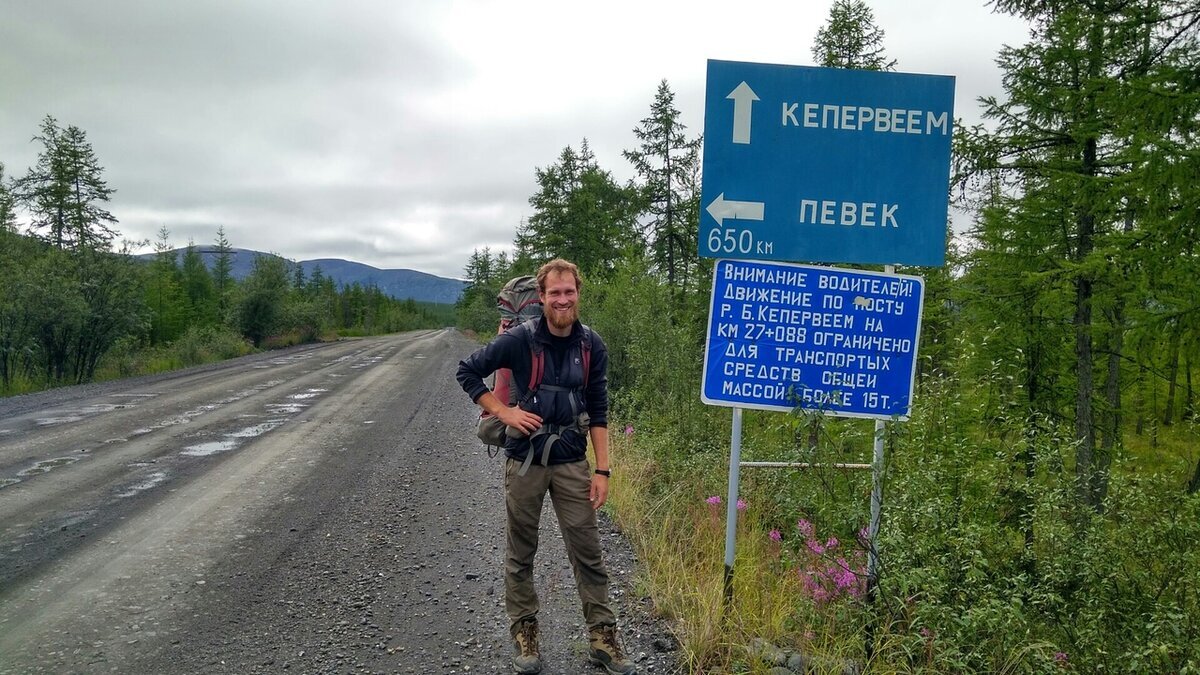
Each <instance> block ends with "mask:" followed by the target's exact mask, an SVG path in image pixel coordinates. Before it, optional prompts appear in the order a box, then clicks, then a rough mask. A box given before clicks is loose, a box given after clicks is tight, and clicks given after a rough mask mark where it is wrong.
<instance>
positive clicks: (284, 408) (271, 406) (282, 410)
mask: <svg viewBox="0 0 1200 675" xmlns="http://www.w3.org/2000/svg"><path fill="white" fill-rule="evenodd" d="M263 407H265V408H266V409H267V410H269V411H270V412H271V414H272V415H295V414H296V413H298V412H300V411H301V410H304V409H305V408H307V407H308V405H307V404H304V403H268V404H267V405H265V406H263Z"/></svg>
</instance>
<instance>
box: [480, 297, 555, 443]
mask: <svg viewBox="0 0 1200 675" xmlns="http://www.w3.org/2000/svg"><path fill="white" fill-rule="evenodd" d="M496 308H497V309H498V310H500V327H499V329H498V330H497V331H496V334H497V335H500V334H502V333H504V332H505V331H508V330H511V329H513V328H515V327H517V326H519V325H521V324H522V323H525V322H526V321H528V320H530V319H534V318H537V317H539V316H541V315H542V299H541V297H539V296H538V287H537V277H532V276H520V277H513V278H512V279H509V280H508V282H507V283H505V284H504V287H503V288H501V289H500V292H499V293H497V294H496ZM493 380H494V381H493V383H492V393H493V394H495V395H496V398H498V399H500V400H501V401H502V402H504V403H506V404H508V405H516V404H517V399H516V391H515V390H514V389H513V388H512V371H510V370H509V369H507V368H502V369H500V370H497V371H496V372H495V373H494V375H493ZM539 381H540V376H539ZM504 432H505V427H504V425H503V424H502V423H501V422H500V420H498V419H496V418H495V417H493V416H492V415H491V414H489V413H487V412H481V413H480V414H479V422H478V424H477V425H476V429H475V435H476V436H478V437H479V440H481V441H483V442H484V443H485V444H486V445H487V446H488V455H490V456H493V457H494V456H495V454H496V452H497V450H498V449H499V448H500V447H501V446H503V445H504Z"/></svg>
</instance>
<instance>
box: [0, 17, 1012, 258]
mask: <svg viewBox="0 0 1200 675" xmlns="http://www.w3.org/2000/svg"><path fill="white" fill-rule="evenodd" d="M830 4H831V0H816V1H810V0H790V1H787V2H784V1H779V0H776V1H774V2H767V1H759V0H738V1H737V2H734V1H732V0H730V1H726V2H707V1H695V0H693V1H691V2H675V1H674V0H672V1H656V0H639V1H637V2H627V1H625V0H608V1H607V2H601V3H579V2H570V1H569V0H557V1H550V2H530V1H527V0H505V1H503V2H500V1H496V2H483V1H469V2H467V1H463V2H460V1H455V0H437V1H433V0H421V1H417V0H349V1H347V0H342V1H340V2H316V1H310V0H286V1H285V0H270V1H268V0H206V1H205V2H164V1H162V0H105V1H103V2H86V1H83V0H78V1H71V2H66V1H62V0H0V162H3V163H4V164H5V165H6V169H7V171H6V173H7V175H8V176H9V177H13V176H20V175H23V174H24V173H25V171H26V170H27V169H28V167H29V166H31V165H32V164H33V163H34V161H35V159H36V156H37V152H38V150H39V149H40V146H39V145H38V144H36V143H31V142H30V138H31V137H32V136H34V135H35V134H36V133H37V132H38V127H39V124H40V121H41V120H42V118H43V117H45V116H46V115H47V114H50V115H53V116H54V117H56V118H57V119H58V121H59V123H60V124H61V125H62V126H66V125H75V126H78V127H80V128H81V129H83V131H84V132H86V134H87V137H88V140H89V141H90V142H91V143H92V146H93V149H94V150H95V152H96V155H97V156H98V158H99V160H100V163H101V165H102V166H103V167H104V169H105V178H106V179H107V180H108V184H109V187H112V188H114V189H116V190H117V192H116V194H115V195H114V197H113V200H112V202H111V203H110V204H109V210H110V211H112V213H113V215H114V216H116V217H117V219H118V220H119V221H120V224H119V229H120V231H121V233H122V235H123V236H124V237H125V238H128V239H134V240H138V239H154V238H155V237H156V236H157V232H158V230H159V228H161V227H163V226H165V227H166V228H167V229H168V230H169V231H170V234H171V243H172V244H173V245H176V246H184V245H187V243H188V242H189V241H193V242H195V243H196V244H211V243H212V242H213V240H214V239H215V237H216V230H217V227H218V226H220V225H224V227H225V234H226V236H227V238H228V239H229V241H230V242H231V243H232V244H233V245H234V246H236V247H239V248H251V249H257V250H262V251H271V252H275V253H278V254H280V255H283V256H285V257H288V258H292V259H294V260H309V259H313V258H345V259H348V260H354V261H357V262H362V263H366V264H369V265H374V266H376V267H380V268H408V269H416V270H420V271H424V272H429V273H432V274H437V275H441V276H450V277H459V276H462V272H463V267H464V265H465V264H466V260H467V257H468V256H469V255H470V253H471V251H472V250H474V249H475V248H479V247H483V246H491V247H493V249H498V248H503V247H507V246H509V245H510V244H511V242H512V239H513V236H514V234H515V232H516V229H517V227H518V226H519V225H520V223H521V222H522V220H523V219H525V218H528V217H529V215H530V214H531V209H530V207H529V204H528V199H529V196H530V195H531V194H533V192H534V191H535V189H536V186H535V182H534V169H535V167H545V166H548V165H549V164H552V163H553V162H554V161H555V159H556V158H557V156H558V154H559V152H560V151H561V150H562V149H563V148H564V147H565V146H567V145H571V146H572V147H575V148H578V147H579V145H580V141H581V140H582V139H583V138H587V139H588V142H589V143H590V145H591V147H592V150H593V151H594V152H595V153H596V156H597V159H598V160H599V162H600V164H601V166H602V167H603V168H605V169H607V170H609V171H611V172H612V173H613V174H614V176H615V177H617V178H618V179H619V180H622V181H624V180H625V179H628V178H631V177H632V176H633V174H632V171H631V169H630V166H629V164H628V163H627V162H626V161H625V160H624V159H623V158H622V157H621V151H622V150H625V149H629V148H633V147H634V146H635V144H636V140H635V138H634V135H633V132H632V130H633V128H634V127H635V126H637V125H638V123H639V121H640V120H641V119H642V118H644V117H646V115H647V113H648V112H649V106H650V104H651V102H652V101H653V99H654V94H655V91H656V89H657V87H658V83H659V82H660V81H661V80H663V79H666V80H667V82H668V83H669V84H670V86H671V89H672V90H673V91H674V92H675V94H676V106H677V107H678V108H679V109H680V111H681V113H682V118H683V122H684V124H686V125H687V126H688V129H689V132H690V133H691V134H693V135H698V134H700V133H701V131H702V130H703V123H704V120H703V112H704V111H703V107H704V77H705V67H706V60H707V59H726V60H733V61H754V62H764V63H781V64H791V65H812V55H811V48H812V41H813V37H814V36H815V35H816V32H817V29H818V28H819V27H820V26H821V25H822V24H824V22H825V20H826V18H827V17H828V13H829V6H830ZM869 4H871V6H872V7H873V9H874V11H875V18H876V22H877V23H878V25H879V26H880V27H881V28H883V30H884V31H885V33H886V37H885V40H884V47H885V48H886V51H887V55H888V56H889V57H891V58H894V59H896V60H897V61H898V64H897V70H900V71H905V72H915V73H933V74H945V75H954V76H956V78H957V89H956V94H955V114H956V116H958V117H960V118H963V119H964V120H966V121H967V122H971V123H973V122H978V121H979V113H978V111H979V106H978V104H977V103H976V99H977V98H978V97H979V96H982V95H987V94H996V95H998V94H1000V93H1001V89H1000V74H999V71H998V70H997V69H996V66H995V57H996V54H997V51H998V50H999V48H1000V47H1001V45H1002V44H1014V45H1015V44H1020V43H1022V42H1024V41H1025V39H1026V36H1027V29H1026V27H1025V26H1024V25H1023V23H1022V22H1020V21H1018V20H1016V19H1014V18H1012V17H1008V16H1004V15H997V14H994V13H993V12H992V11H991V10H990V8H989V7H987V6H986V5H985V4H984V3H983V2H974V1H972V0H874V1H872V2H870V3H869Z"/></svg>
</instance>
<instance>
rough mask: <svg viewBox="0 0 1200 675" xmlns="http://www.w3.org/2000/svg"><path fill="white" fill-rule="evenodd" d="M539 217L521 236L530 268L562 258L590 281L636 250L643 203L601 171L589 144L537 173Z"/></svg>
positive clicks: (534, 200)
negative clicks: (636, 233)
mask: <svg viewBox="0 0 1200 675" xmlns="http://www.w3.org/2000/svg"><path fill="white" fill-rule="evenodd" d="M535 173H536V176H537V183H538V192H537V194H535V195H533V196H532V197H530V198H529V204H530V206H532V207H533V208H534V213H533V215H532V216H530V217H529V219H528V220H527V221H526V222H525V223H524V225H522V226H521V228H520V229H519V230H518V232H517V238H516V245H517V249H518V251H519V253H520V255H521V256H524V257H525V258H526V259H527V262H528V263H529V264H530V265H536V264H539V263H540V262H545V261H547V260H550V259H551V258H556V257H561V258H567V259H568V260H571V261H572V262H574V263H575V264H577V265H579V268H580V269H581V270H582V271H583V272H584V273H585V274H589V275H599V276H605V275H606V274H608V272H610V271H611V270H612V269H613V267H614V265H615V262H616V260H617V259H619V258H620V256H621V255H623V254H624V253H625V252H626V251H628V250H629V249H630V248H631V247H632V246H633V244H634V241H635V240H636V239H635V234H634V225H635V221H636V217H637V201H636V196H635V194H634V193H633V191H632V190H631V189H630V188H628V187H622V186H620V185H618V184H617V183H616V182H615V181H614V180H613V178H612V175H611V174H610V173H609V172H607V171H604V170H603V169H601V168H600V166H599V165H598V164H597V163H596V157H595V155H594V154H592V151H591V149H590V148H589V147H588V142H587V139H584V141H583V143H582V145H581V147H580V150H579V152H576V151H575V149H574V148H572V147H570V146H567V147H566V148H563V151H562V153H560V154H559V158H558V162H557V163H555V164H552V165H551V166H549V167H547V168H545V169H541V168H539V169H536V171H535Z"/></svg>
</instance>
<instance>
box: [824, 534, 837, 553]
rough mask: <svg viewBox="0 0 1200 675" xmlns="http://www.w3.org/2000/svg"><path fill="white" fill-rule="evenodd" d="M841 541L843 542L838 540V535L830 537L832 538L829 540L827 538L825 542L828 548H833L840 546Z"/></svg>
mask: <svg viewBox="0 0 1200 675" xmlns="http://www.w3.org/2000/svg"><path fill="white" fill-rule="evenodd" d="M840 543H841V542H839V541H838V540H837V537H830V538H829V539H828V540H826V542H825V549H826V550H829V549H831V548H837V547H838V544H840Z"/></svg>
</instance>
